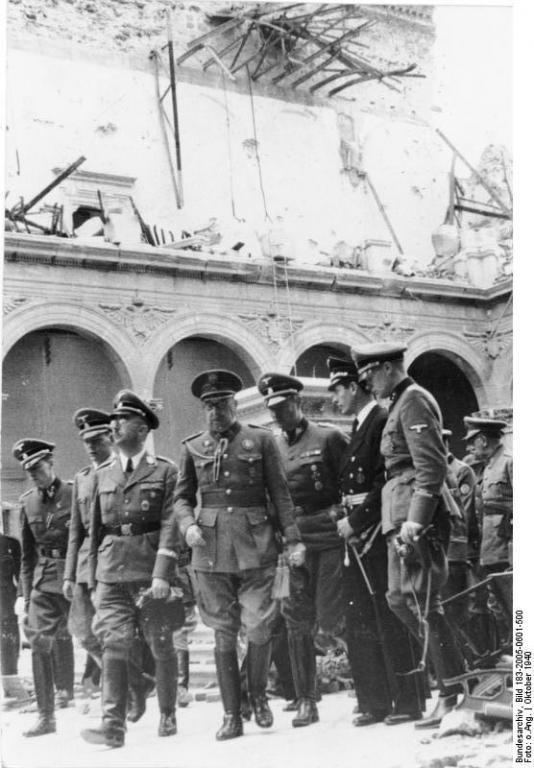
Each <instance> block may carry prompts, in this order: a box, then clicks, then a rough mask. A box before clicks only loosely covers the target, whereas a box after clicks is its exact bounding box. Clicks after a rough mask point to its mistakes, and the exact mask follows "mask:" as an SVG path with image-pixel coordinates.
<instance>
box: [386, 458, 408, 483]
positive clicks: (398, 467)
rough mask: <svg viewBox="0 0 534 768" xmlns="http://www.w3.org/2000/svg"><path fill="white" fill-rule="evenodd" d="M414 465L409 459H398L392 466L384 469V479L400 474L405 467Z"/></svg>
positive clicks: (390, 478)
mask: <svg viewBox="0 0 534 768" xmlns="http://www.w3.org/2000/svg"><path fill="white" fill-rule="evenodd" d="M413 468H414V466H413V464H412V462H411V461H400V462H399V463H398V464H395V465H394V466H392V467H389V468H388V469H386V470H385V472H384V474H385V475H386V480H392V479H393V478H394V477H398V476H399V475H402V473H403V472H405V471H406V470H407V469H413Z"/></svg>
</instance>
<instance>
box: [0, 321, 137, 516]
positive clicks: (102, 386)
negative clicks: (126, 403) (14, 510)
mask: <svg viewBox="0 0 534 768" xmlns="http://www.w3.org/2000/svg"><path fill="white" fill-rule="evenodd" d="M125 376H126V374H125V373H124V374H123V375H122V376H121V374H120V372H119V363H118V361H114V360H112V353H111V351H110V350H109V349H108V348H107V347H105V346H104V345H103V344H102V343H101V342H99V341H97V340H96V339H93V338H89V337H87V336H82V335H81V334H79V333H77V332H75V331H74V330H70V329H63V328H47V329H43V330H39V331H34V332H32V333H28V334H27V335H26V336H24V337H23V338H22V339H20V340H19V341H18V342H17V343H16V344H15V345H14V346H13V347H12V349H10V350H9V352H8V354H7V355H6V357H5V359H4V363H3V395H2V396H3V409H2V499H3V500H4V501H11V502H14V501H16V500H17V499H18V497H19V496H20V494H21V493H22V492H23V491H24V490H25V489H26V487H29V486H28V480H27V478H26V476H25V473H24V472H23V470H22V469H21V466H20V464H19V462H18V461H16V460H15V459H14V458H13V456H12V454H11V447H12V445H13V443H14V442H15V441H16V440H18V439H19V438H21V437H37V438H41V439H45V440H50V441H51V442H53V443H55V444H56V446H57V449H56V452H55V456H56V458H55V462H56V468H57V472H58V474H59V475H60V477H63V478H65V479H67V478H70V477H72V476H73V474H74V473H75V472H77V471H78V470H79V469H80V467H83V466H86V465H87V463H88V462H87V454H86V453H85V451H84V449H83V446H82V444H81V442H80V440H79V439H78V436H77V432H76V429H75V427H74V424H73V421H72V417H73V414H74V412H75V411H76V410H77V409H78V408H80V407H82V406H93V407H95V408H102V409H104V410H109V408H110V406H111V401H112V398H113V396H114V394H115V393H116V392H117V391H118V390H119V389H121V387H124V386H129V382H128V381H126V380H124V379H125Z"/></svg>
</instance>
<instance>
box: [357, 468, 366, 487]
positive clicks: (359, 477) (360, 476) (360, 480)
mask: <svg viewBox="0 0 534 768" xmlns="http://www.w3.org/2000/svg"><path fill="white" fill-rule="evenodd" d="M356 482H357V483H360V485H361V484H363V483H365V474H364V471H363V469H362V468H361V467H358V469H357V471H356Z"/></svg>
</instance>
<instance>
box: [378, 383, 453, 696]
mask: <svg viewBox="0 0 534 768" xmlns="http://www.w3.org/2000/svg"><path fill="white" fill-rule="evenodd" d="M441 430H442V419H441V412H440V409H439V406H438V404H437V403H436V401H435V399H434V398H433V396H432V395H431V394H430V392H427V390H425V389H423V387H420V386H418V385H417V384H415V383H414V382H413V380H412V379H411V378H410V377H409V376H407V377H406V378H405V379H403V380H402V381H401V382H400V383H399V384H398V385H397V386H396V387H395V389H394V391H393V393H392V397H391V406H390V410H389V414H388V419H387V421H386V424H385V426H384V431H383V433H382V441H381V445H380V450H381V453H382V455H383V456H384V464H385V469H386V478H387V481H386V484H385V485H384V488H383V490H382V530H383V532H384V534H386V535H387V536H388V592H387V600H388V603H389V606H390V608H391V609H392V611H393V612H394V613H395V614H396V615H397V616H398V617H399V618H400V620H401V621H402V622H403V623H404V624H405V625H406V626H407V627H408V628H409V629H410V631H411V632H412V634H413V635H414V636H415V637H420V620H419V616H420V613H421V607H423V610H425V611H426V613H427V618H428V627H429V630H428V631H429V633H430V638H429V640H430V654H431V657H432V663H433V666H434V669H435V672H436V676H437V678H438V683H439V687H440V693H441V694H443V695H447V694H449V693H454V692H455V689H450V688H447V687H446V686H445V684H444V683H443V679H446V678H448V677H454V676H455V675H459V674H461V673H462V671H463V662H462V659H461V657H460V655H459V653H458V650H457V648H456V645H455V642H454V638H453V637H452V635H451V631H450V628H449V627H448V625H447V623H446V622H445V620H444V617H443V609H442V608H441V594H440V589H441V587H443V585H444V584H445V582H446V580H447V577H448V571H447V566H446V555H445V552H446V548H447V546H448V539H449V532H450V514H451V511H452V509H451V506H450V501H449V500H450V493H448V495H447V492H446V489H445V487H444V484H445V478H446V475H447V453H446V449H445V445H444V443H443V439H442V436H441ZM405 521H413V522H416V523H419V524H420V525H422V526H423V529H424V528H426V527H428V526H429V525H432V526H433V528H434V530H435V533H436V538H437V540H436V544H435V548H434V552H435V556H436V562H438V567H437V568H433V569H432V571H431V572H430V571H425V572H423V574H422V579H421V580H420V581H419V580H418V581H417V583H416V582H415V581H414V579H415V577H414V574H413V570H412V571H408V568H407V566H406V563H405V561H404V560H403V559H402V558H401V557H400V555H399V553H398V552H397V549H396V546H395V534H396V533H398V531H399V530H400V528H401V526H402V523H403V522H405ZM428 579H431V580H430V593H429V595H428V610H427V608H426V605H427V602H426V598H427V595H426V588H427V585H428V583H429V582H428ZM414 593H415V596H414ZM416 600H417V603H418V604H419V605H417V604H416Z"/></svg>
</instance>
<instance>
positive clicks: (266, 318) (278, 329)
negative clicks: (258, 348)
mask: <svg viewBox="0 0 534 768" xmlns="http://www.w3.org/2000/svg"><path fill="white" fill-rule="evenodd" d="M238 317H239V319H240V320H241V321H242V322H243V323H244V324H245V325H247V326H248V327H249V328H251V330H253V331H254V333H256V334H257V335H258V336H260V337H261V338H262V339H265V341H266V342H267V344H269V345H270V346H273V347H277V348H278V347H280V346H281V345H282V343H283V342H284V341H285V340H286V339H288V338H289V337H290V336H292V335H293V334H294V333H295V332H296V331H298V330H299V328H300V327H301V326H302V325H303V323H304V320H300V319H299V320H295V319H290V318H289V317H279V316H277V315H276V314H274V313H270V312H267V313H264V314H259V313H249V314H243V315H238Z"/></svg>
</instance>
